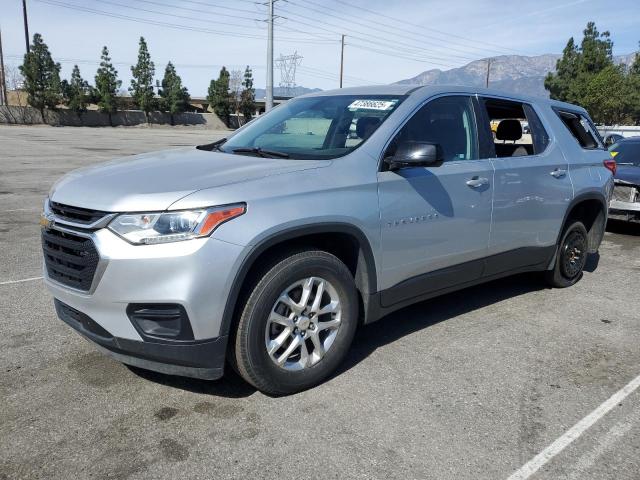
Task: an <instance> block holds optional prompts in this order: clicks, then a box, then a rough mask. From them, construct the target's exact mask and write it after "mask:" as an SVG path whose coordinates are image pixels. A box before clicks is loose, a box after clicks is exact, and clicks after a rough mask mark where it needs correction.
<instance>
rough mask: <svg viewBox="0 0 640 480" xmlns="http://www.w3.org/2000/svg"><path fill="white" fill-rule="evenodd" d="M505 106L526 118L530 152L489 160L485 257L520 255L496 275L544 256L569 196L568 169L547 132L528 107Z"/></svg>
mask: <svg viewBox="0 0 640 480" xmlns="http://www.w3.org/2000/svg"><path fill="white" fill-rule="evenodd" d="M505 103H506V107H505V108H516V107H514V106H518V105H519V106H520V108H521V109H522V111H523V112H524V113H525V114H526V120H527V121H528V123H529V127H530V129H531V135H532V137H531V142H532V148H533V149H534V151H533V152H531V153H533V154H532V155H531V154H530V155H522V156H509V157H501V158H494V159H493V165H494V168H495V184H494V197H493V221H492V226H491V238H490V241H489V254H490V255H495V254H498V253H502V252H509V251H514V250H516V249H518V250H519V251H520V252H522V254H519V255H515V256H513V264H509V263H508V262H501V263H500V265H501V266H502V271H504V270H507V269H510V268H519V267H523V266H526V265H533V264H535V263H539V262H540V255H537V254H536V248H538V249H540V250H539V251H541V252H549V251H550V250H549V249H548V248H545V247H550V246H553V245H555V243H556V241H557V237H558V232H559V230H560V228H561V225H562V221H563V219H564V214H565V211H566V208H567V205H568V204H569V202H570V201H571V198H572V196H573V186H572V184H571V179H570V177H569V172H568V170H569V165H568V162H567V160H566V158H565V157H564V155H563V153H562V151H561V149H560V148H559V146H558V145H557V143H556V141H555V140H554V138H550V137H549V135H548V133H547V131H551V130H550V129H549V128H545V127H544V124H543V123H542V121H541V120H540V117H539V115H537V113H536V112H535V111H534V109H533V107H532V106H530V105H528V104H518V103H517V102H513V105H511V106H509V105H508V103H509V102H505ZM527 252H528V253H527ZM545 255H546V253H545ZM543 261H544V259H543ZM494 267H495V265H494ZM494 269H495V268H494ZM494 273H497V272H494Z"/></svg>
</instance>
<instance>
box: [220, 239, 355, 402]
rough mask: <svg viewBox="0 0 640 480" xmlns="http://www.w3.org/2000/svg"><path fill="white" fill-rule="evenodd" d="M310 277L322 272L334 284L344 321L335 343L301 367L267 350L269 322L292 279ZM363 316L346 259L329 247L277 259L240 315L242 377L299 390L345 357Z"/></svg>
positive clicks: (237, 351)
mask: <svg viewBox="0 0 640 480" xmlns="http://www.w3.org/2000/svg"><path fill="white" fill-rule="evenodd" d="M308 277H321V278H323V279H325V280H326V281H328V282H330V283H331V285H332V286H333V287H334V289H335V292H337V295H338V297H339V301H340V305H341V308H342V311H341V320H340V326H339V327H338V328H337V333H336V334H335V338H334V340H333V343H332V344H331V346H330V348H328V349H327V351H326V354H325V355H324V357H323V358H321V359H320V360H319V361H318V362H317V363H316V364H314V365H312V366H308V367H307V368H304V369H302V370H298V371H290V370H285V369H284V368H282V367H280V366H278V365H276V363H275V362H274V361H273V360H272V358H271V357H270V356H269V353H268V352H267V347H266V344H265V332H266V329H267V322H268V318H269V315H270V313H271V309H272V308H273V306H274V304H275V303H276V301H277V299H278V298H279V296H280V295H281V293H282V292H283V291H284V290H285V289H287V287H288V286H290V285H291V284H292V283H294V282H297V281H299V280H302V279H305V278H308ZM357 322H358V296H357V291H356V287H355V283H354V280H353V277H352V275H351V272H350V271H349V269H348V268H347V267H346V266H345V265H344V263H342V262H341V261H340V260H339V259H338V258H337V257H335V256H333V255H331V254H329V253H327V252H324V251H318V250H308V251H303V252H300V253H296V254H293V255H291V256H289V257H287V258H285V259H283V260H281V261H279V262H278V263H276V264H275V265H274V266H273V267H272V268H271V269H269V270H268V271H267V273H266V274H264V276H263V277H262V278H261V279H260V281H259V282H258V283H257V285H256V286H255V287H254V288H253V290H252V291H251V293H250V295H249V297H248V299H247V301H246V303H245V305H244V308H243V309H242V311H241V314H240V318H239V320H238V327H237V332H236V335H235V342H234V352H233V355H234V359H233V361H234V362H233V363H235V366H236V367H237V370H238V373H240V375H241V376H242V378H244V379H245V380H246V381H247V382H248V383H250V384H251V385H253V386H254V387H256V388H257V389H258V390H260V391H262V392H264V393H267V394H272V395H286V394H290V393H295V392H299V391H302V390H305V389H308V388H311V387H313V386H315V385H317V384H319V383H321V382H322V381H323V380H324V379H326V378H327V376H329V375H330V374H331V373H332V372H333V371H334V370H335V369H336V367H337V366H338V365H339V364H340V362H342V360H343V359H344V357H345V355H346V354H347V351H348V350H349V347H350V345H351V342H352V340H353V336H354V334H355V330H356V327H357Z"/></svg>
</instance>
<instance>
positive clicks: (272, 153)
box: [232, 147, 289, 158]
mask: <svg viewBox="0 0 640 480" xmlns="http://www.w3.org/2000/svg"><path fill="white" fill-rule="evenodd" d="M232 152H233V153H255V154H256V155H258V156H259V157H265V158H289V154H288V153H284V152H278V151H277V150H265V149H263V148H260V147H240V148H234V149H233V150H232Z"/></svg>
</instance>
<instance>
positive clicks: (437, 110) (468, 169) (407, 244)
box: [378, 95, 493, 301]
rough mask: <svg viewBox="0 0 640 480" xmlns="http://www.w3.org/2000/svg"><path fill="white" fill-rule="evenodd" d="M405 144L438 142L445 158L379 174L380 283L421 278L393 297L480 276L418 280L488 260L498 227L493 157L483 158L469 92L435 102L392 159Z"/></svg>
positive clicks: (406, 129)
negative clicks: (494, 218) (493, 214)
mask: <svg viewBox="0 0 640 480" xmlns="http://www.w3.org/2000/svg"><path fill="white" fill-rule="evenodd" d="M403 142H408V143H411V142H431V143H437V144H438V145H439V146H440V147H441V150H442V152H443V163H442V164H441V165H439V166H428V167H412V168H404V169H400V170H395V171H388V170H387V171H381V172H379V173H378V198H379V208H380V217H381V218H380V221H381V239H382V247H383V248H382V272H381V275H380V278H381V285H380V287H381V289H382V290H384V289H388V288H390V287H393V286H395V285H398V284H400V283H401V282H403V281H408V280H410V279H413V280H414V281H410V284H411V285H409V284H406V285H407V289H406V293H404V292H402V291H400V292H399V293H398V294H397V295H396V294H394V295H393V296H392V297H390V298H391V300H390V301H400V300H402V299H403V297H407V298H408V297H409V296H416V295H418V294H420V290H421V289H426V290H429V289H434V288H436V289H437V288H438V287H439V283H442V284H443V285H442V286H443V288H444V287H446V286H449V285H445V284H449V283H451V282H452V281H455V279H456V278H457V277H459V278H460V281H461V282H462V281H469V280H473V279H474V278H478V277H479V276H480V274H481V271H480V270H477V271H476V269H470V270H468V271H465V275H461V276H459V275H456V274H455V273H453V274H452V273H451V270H449V271H448V273H447V274H446V275H444V276H439V275H431V276H429V277H428V279H427V278H426V277H424V278H425V282H424V283H423V282H421V281H420V279H419V278H416V277H419V276H421V275H425V274H427V273H430V272H435V271H437V270H442V269H445V268H448V267H452V266H455V265H459V264H462V263H465V262H469V261H472V260H475V259H479V258H482V257H484V256H485V255H486V254H487V250H488V242H489V230H490V225H491V197H492V189H493V165H492V163H491V160H489V159H485V160H479V159H478V141H477V129H476V121H475V115H474V109H473V105H472V101H471V99H470V98H469V97H467V96H459V95H458V96H443V97H439V98H436V99H434V100H431V101H430V102H429V103H427V104H426V105H425V106H423V107H422V108H421V109H420V110H418V111H417V112H416V113H415V114H414V115H413V117H412V118H411V119H410V120H409V121H408V122H407V123H406V124H405V125H404V126H403V127H402V129H401V130H400V131H399V133H398V134H397V135H396V137H395V138H394V139H393V140H392V142H391V143H390V146H389V149H388V150H387V152H386V154H385V156H387V157H388V158H392V157H393V154H394V151H395V149H397V147H398V145H401V144H403ZM468 277H471V278H468ZM409 287H410V288H409Z"/></svg>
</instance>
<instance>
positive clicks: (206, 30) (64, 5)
mask: <svg viewBox="0 0 640 480" xmlns="http://www.w3.org/2000/svg"><path fill="white" fill-rule="evenodd" d="M35 1H36V2H39V3H45V4H48V5H52V6H56V7H62V8H67V9H70V10H76V11H80V12H85V13H92V14H95V15H101V16H105V17H111V18H117V19H120V20H128V21H131V22H136V23H144V24H147V25H154V26H160V27H167V28H172V29H176V30H186V31H192V32H199V33H208V34H211V35H224V36H229V37H238V38H252V39H264V38H265V36H263V35H256V34H250V33H239V32H229V31H223V30H213V29H209V28H202V27H192V26H189V25H182V24H176V23H171V22H163V21H159V20H151V19H146V18H141V17H134V16H131V15H124V14H118V13H113V12H105V11H104V10H97V9H94V8H88V7H83V6H80V5H74V4H69V3H64V2H61V1H57V0H35ZM279 40H281V41H283V42H291V43H294V42H295V43H308V44H314V45H318V44H321V43H323V42H321V41H318V40H301V39H299V38H291V37H287V38H285V37H281V38H280V39H279ZM325 43H326V42H325Z"/></svg>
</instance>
